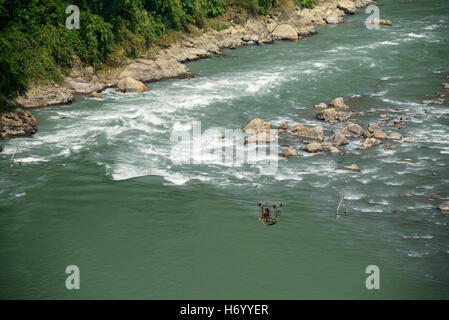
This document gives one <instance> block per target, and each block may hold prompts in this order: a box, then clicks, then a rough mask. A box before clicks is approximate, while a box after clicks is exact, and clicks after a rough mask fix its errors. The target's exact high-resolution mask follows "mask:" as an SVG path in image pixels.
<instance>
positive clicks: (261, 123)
mask: <svg viewBox="0 0 449 320" xmlns="http://www.w3.org/2000/svg"><path fill="white" fill-rule="evenodd" d="M271 127H272V125H271V122H267V121H265V120H263V119H260V118H254V119H252V120H251V121H250V122H249V123H248V124H247V125H246V126H245V128H243V132H247V133H253V134H254V133H257V132H258V131H259V130H270V129H271Z"/></svg>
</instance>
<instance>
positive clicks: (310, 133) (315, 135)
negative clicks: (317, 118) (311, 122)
mask: <svg viewBox="0 0 449 320" xmlns="http://www.w3.org/2000/svg"><path fill="white" fill-rule="evenodd" d="M299 135H300V136H304V137H308V138H312V139H315V140H324V131H323V127H322V126H316V127H313V128H311V129H308V128H305V129H303V130H300V131H299Z"/></svg>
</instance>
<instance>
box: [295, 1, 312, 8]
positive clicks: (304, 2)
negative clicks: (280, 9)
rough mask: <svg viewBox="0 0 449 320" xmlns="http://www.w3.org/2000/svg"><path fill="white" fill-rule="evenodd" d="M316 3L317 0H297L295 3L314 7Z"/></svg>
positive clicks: (304, 6) (301, 6) (303, 6)
mask: <svg viewBox="0 0 449 320" xmlns="http://www.w3.org/2000/svg"><path fill="white" fill-rule="evenodd" d="M316 3H317V0H295V4H296V5H297V6H298V7H300V8H308V9H312V8H313V7H314V6H315V4H316Z"/></svg>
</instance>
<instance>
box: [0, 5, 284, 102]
mask: <svg viewBox="0 0 449 320" xmlns="http://www.w3.org/2000/svg"><path fill="white" fill-rule="evenodd" d="M279 1H280V0H70V1H66V0H0V94H3V95H5V96H7V97H12V96H15V95H17V94H18V93H20V92H23V91H24V90H25V89H26V88H27V86H28V85H29V83H30V81H40V80H52V81H56V82H59V81H61V80H62V75H63V74H64V72H66V71H67V70H69V68H70V66H71V58H72V56H74V55H77V56H78V57H79V58H80V60H81V62H82V63H84V64H89V65H96V66H97V67H98V66H102V65H105V64H107V65H112V66H113V65H115V64H117V63H120V61H123V59H124V58H127V57H130V58H134V57H137V56H139V55H140V54H143V53H145V52H146V51H147V50H148V48H150V47H151V45H153V44H155V43H156V41H157V39H160V38H161V37H162V36H163V35H169V34H170V33H171V32H172V31H182V32H189V30H192V29H196V30H198V29H197V28H204V27H206V26H209V27H212V28H216V29H219V30H221V29H225V28H227V27H228V26H227V25H226V24H225V23H224V22H223V21H220V19H219V18H217V17H220V16H221V15H222V14H223V13H225V12H226V10H227V9H228V8H229V9H230V8H243V9H245V10H249V11H251V12H252V13H254V14H265V13H266V12H267V11H268V9H269V8H271V7H273V6H274V5H276V4H277V2H279ZM70 4H73V5H76V6H78V7H79V9H80V29H68V28H66V27H65V22H66V18H67V17H68V16H69V14H66V13H65V9H66V7H67V6H68V5H70ZM208 22H210V23H209V24H208ZM195 27H197V28H195Z"/></svg>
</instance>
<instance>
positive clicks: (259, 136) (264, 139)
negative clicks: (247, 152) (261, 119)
mask: <svg viewBox="0 0 449 320" xmlns="http://www.w3.org/2000/svg"><path fill="white" fill-rule="evenodd" d="M276 139H277V135H275V134H274V133H273V132H272V130H258V131H257V132H256V133H254V134H252V135H250V136H249V137H247V138H245V144H248V143H260V144H265V143H272V142H274V141H275V140H276Z"/></svg>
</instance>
